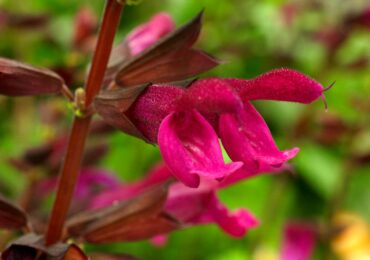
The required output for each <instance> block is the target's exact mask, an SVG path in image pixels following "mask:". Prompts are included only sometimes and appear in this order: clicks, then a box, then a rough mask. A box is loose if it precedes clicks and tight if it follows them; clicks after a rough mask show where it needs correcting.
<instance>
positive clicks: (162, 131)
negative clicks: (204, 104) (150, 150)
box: [158, 110, 242, 187]
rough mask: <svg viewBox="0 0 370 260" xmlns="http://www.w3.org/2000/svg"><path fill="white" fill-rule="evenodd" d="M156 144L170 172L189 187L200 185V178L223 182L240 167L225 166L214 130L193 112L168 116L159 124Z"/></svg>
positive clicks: (240, 164)
mask: <svg viewBox="0 0 370 260" xmlns="http://www.w3.org/2000/svg"><path fill="white" fill-rule="evenodd" d="M158 144H159V147H160V150H161V152H162V156H163V159H164V161H165V162H166V164H167V166H168V167H169V169H170V170H171V171H172V172H173V174H174V175H175V177H176V178H178V179H179V180H180V181H182V182H183V183H184V184H186V185H187V186H190V187H198V186H199V182H200V176H208V177H211V178H213V179H222V178H224V177H226V176H227V175H229V174H230V173H232V172H234V171H235V170H237V169H239V168H240V167H241V166H242V163H240V162H236V163H231V164H228V165H226V164H225V163H224V160H223V157H222V152H221V147H220V144H219V143H218V138H217V135H216V133H215V131H214V130H213V128H212V126H211V125H210V124H209V123H208V122H207V120H206V119H204V117H203V116H202V115H201V114H200V113H199V112H197V111H196V110H192V111H189V112H173V113H171V114H169V115H168V116H167V117H166V118H165V119H164V120H163V122H162V123H161V125H160V128H159V133H158ZM199 175H200V176H199Z"/></svg>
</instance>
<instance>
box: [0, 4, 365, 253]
mask: <svg viewBox="0 0 370 260" xmlns="http://www.w3.org/2000/svg"><path fill="white" fill-rule="evenodd" d="M103 5H104V1H101V0H99V1H97V0H95V1H75V0H64V1H59V0H33V1H19V0H0V8H1V10H7V11H11V12H14V13H27V14H47V15H48V16H49V19H50V21H49V23H48V24H47V26H44V27H42V28H41V29H40V28H31V29H30V28H19V27H17V28H9V27H6V26H1V20H0V56H3V57H8V58H14V59H18V60H21V61H24V62H28V63H31V64H34V65H38V66H44V67H49V68H53V69H57V70H58V69H60V68H66V67H67V68H71V69H73V70H78V71H80V74H81V75H83V72H84V70H85V67H86V65H87V64H88V62H89V59H90V57H89V55H86V54H81V53H78V51H76V50H75V49H73V48H72V41H73V33H74V30H75V28H74V18H75V16H76V13H77V12H78V10H80V9H81V8H82V7H88V8H91V10H92V11H93V13H95V14H96V16H97V17H99V15H100V14H101V11H102V9H103ZM203 8H204V9H205V16H204V27H203V31H202V35H201V38H200V40H199V42H198V46H200V47H201V48H202V49H204V50H206V51H207V52H209V53H212V54H213V55H215V56H216V57H218V58H220V59H222V60H224V61H226V63H225V64H223V65H222V66H220V67H218V68H216V69H214V70H212V71H211V72H209V73H208V74H207V75H214V76H221V77H239V78H252V77H255V76H257V75H259V74H261V73H263V72H266V71H268V70H271V69H273V68H279V67H290V68H294V69H297V70H300V71H301V72H303V73H306V74H307V75H310V76H311V77H313V78H315V79H316V80H318V81H319V82H321V83H322V84H323V85H324V86H328V85H330V84H331V83H333V82H334V81H335V82H336V84H335V86H334V87H333V89H332V90H330V91H329V92H327V93H325V95H326V99H327V103H328V111H325V107H324V104H323V102H321V101H317V102H315V103H314V104H312V105H308V106H303V105H298V104H291V103H280V102H269V101H259V102H256V103H255V104H256V105H257V107H258V109H259V111H260V112H261V113H262V114H263V115H264V117H265V120H266V121H267V123H268V124H269V126H270V129H271V131H272V133H273V136H274V137H275V138H276V140H277V143H278V144H279V147H280V148H281V149H285V148H290V147H295V146H297V147H300V148H301V151H300V153H299V154H298V156H297V157H296V158H295V159H293V160H292V162H291V163H292V165H293V166H294V168H295V172H294V174H285V175H278V176H277V175H265V176H259V177H256V178H253V179H250V180H246V181H244V182H242V183H239V184H237V185H235V186H233V187H230V188H228V189H226V190H222V191H221V192H220V196H221V199H222V201H223V202H225V204H227V205H228V206H229V207H231V208H237V207H246V208H249V209H250V210H251V212H253V213H254V214H255V215H256V216H257V217H258V218H259V219H260V220H261V226H260V227H259V228H257V229H255V230H253V231H251V232H250V233H249V234H248V235H247V236H246V237H245V238H243V239H240V240H235V239H233V238H230V237H228V236H227V235H226V234H224V233H223V232H222V231H220V230H219V229H218V228H217V227H216V226H197V227H191V228H189V229H184V230H181V231H176V232H174V233H172V234H171V235H170V237H169V241H168V243H167V245H166V246H165V247H160V248H157V247H154V246H152V245H151V244H150V243H149V242H138V243H122V244H114V245H106V246H100V247H99V248H100V249H101V250H104V251H106V252H127V253H132V254H133V255H135V256H138V257H140V258H141V259H178V260H181V259H210V260H221V259H235V260H239V259H262V260H263V259H266V260H267V259H270V258H267V257H268V256H267V255H268V254H269V255H270V256H269V257H274V256H275V257H276V256H277V255H278V254H279V250H280V243H281V238H282V229H283V226H284V224H285V223H286V222H287V221H290V220H303V221H307V222H312V223H316V224H318V226H320V227H322V230H323V233H325V231H326V229H325V227H328V226H329V225H330V223H331V219H332V217H333V216H335V215H336V214H338V213H339V212H350V213H351V214H354V215H356V216H357V217H358V218H361V219H362V220H363V221H367V222H368V223H369V221H370V189H369V184H370V63H369V60H370V14H368V16H366V11H369V10H370V4H369V3H368V1H366V0H362V1H361V0H356V1H352V0H351V1H343V0H327V1H319V0H317V1H314V0H300V1H298V0H297V1H284V0H260V1H255V0H228V1H226V0H220V1H215V0H186V1H185V0H163V1H149V0H143V1H142V2H141V4H139V5H137V6H128V7H126V8H125V10H124V14H123V17H122V20H121V24H120V28H119V32H118V34H117V37H116V42H117V43H118V42H120V41H121V40H122V39H123V37H124V36H125V35H126V33H127V32H129V31H130V30H131V29H132V28H134V27H135V26H136V25H138V24H140V23H142V22H145V21H146V20H148V19H149V18H150V17H151V16H152V15H153V14H155V13H156V12H159V11H165V12H168V13H169V14H171V15H172V16H173V18H174V20H175V21H176V23H177V25H180V24H182V23H184V22H185V21H187V20H189V19H190V18H191V17H193V16H194V15H195V14H196V13H197V12H199V11H200V10H202V9H203ZM366 18H367V20H366ZM207 75H205V76H207ZM82 79H83V76H80V77H77V78H74V79H73V80H72V81H71V85H72V86H73V87H78V86H81V85H80V84H82ZM58 100H59V101H58ZM60 100H61V98H60V97H51V98H44V97H43V98H37V99H32V98H17V99H9V98H6V97H2V96H0V118H1V120H0V189H1V192H2V193H4V194H6V195H7V196H9V197H12V198H14V199H16V198H17V197H18V196H20V194H21V192H22V189H23V187H24V185H25V182H26V181H25V178H24V175H23V174H22V173H21V172H19V171H17V170H15V169H14V168H13V167H11V166H10V165H9V164H8V163H7V158H9V157H17V156H19V155H20V154H21V153H22V151H23V150H24V149H25V148H28V147H31V146H33V145H37V144H41V143H42V142H43V141H44V140H45V138H47V137H48V136H50V135H53V134H54V132H55V131H58V130H55V129H50V127H47V126H45V124H44V123H43V122H41V120H40V119H39V118H40V113H41V112H40V108H39V104H41V103H44V102H55V103H58V102H60ZM58 104H59V103H58ZM60 105H61V106H62V107H64V106H65V107H66V105H65V104H63V103H62V104H60ZM67 114H68V118H69V120H67V121H64V122H63V123H62V125H59V126H58V127H59V131H61V130H60V129H68V128H67V127H68V124H69V123H70V119H71V114H72V113H67ZM63 131H64V130H63ZM106 141H107V142H108V143H109V145H110V151H109V153H108V155H107V156H106V157H105V158H104V159H103V160H102V162H101V166H102V167H105V168H107V169H109V170H111V171H113V172H115V173H116V174H117V175H118V176H119V177H120V178H121V179H122V180H125V181H128V180H136V179H138V178H140V176H143V175H144V174H145V173H146V171H147V170H148V169H150V167H151V166H152V165H154V164H155V163H156V162H158V161H159V160H160V154H159V151H158V149H157V148H156V147H153V146H150V145H147V144H145V143H144V142H142V141H140V140H137V139H134V138H131V137H128V136H126V135H124V134H121V133H114V134H112V135H111V136H109V138H107V140H106ZM367 232H370V231H369V230H368V231H367ZM324 237H325V238H326V239H320V240H319V241H318V244H317V245H318V246H317V248H316V251H315V257H314V258H313V259H327V258H325V256H326V255H327V254H328V251H330V243H331V242H332V241H331V237H330V238H327V237H326V236H324ZM86 248H87V249H88V250H93V246H89V245H87V246H86ZM262 254H263V255H264V256H261V255H262ZM271 259H278V258H271ZM369 259H370V258H369Z"/></svg>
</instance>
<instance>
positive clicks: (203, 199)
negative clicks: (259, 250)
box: [91, 164, 259, 237]
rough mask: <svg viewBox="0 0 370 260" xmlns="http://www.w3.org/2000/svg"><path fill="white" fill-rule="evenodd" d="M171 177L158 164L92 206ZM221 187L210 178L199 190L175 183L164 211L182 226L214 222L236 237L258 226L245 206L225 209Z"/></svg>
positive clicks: (126, 197) (133, 193) (136, 192)
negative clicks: (220, 194)
mask: <svg viewBox="0 0 370 260" xmlns="http://www.w3.org/2000/svg"><path fill="white" fill-rule="evenodd" d="M171 178H172V175H171V172H170V171H169V169H168V168H167V167H166V166H165V165H163V164H161V165H158V166H157V167H155V168H154V169H153V170H152V171H151V172H149V174H148V175H147V176H146V177H145V178H144V179H142V180H140V181H138V182H136V183H130V184H123V185H121V186H120V187H118V188H114V189H111V190H109V191H108V190H106V191H103V192H102V193H101V194H100V195H98V196H96V197H95V198H94V199H93V200H92V202H91V207H92V208H101V207H106V206H109V205H112V204H113V203H115V202H118V201H125V200H129V199H131V198H134V197H135V196H138V195H140V194H142V193H144V192H146V191H147V190H150V188H152V187H154V186H156V185H158V184H161V183H165V182H166V181H168V180H170V179H171ZM218 188H219V185H218V183H217V182H216V181H214V180H212V179H207V178H204V179H203V180H202V182H201V185H200V186H199V187H198V188H197V189H193V188H189V187H187V186H185V185H184V184H182V183H181V182H175V183H172V184H171V185H170V186H169V192H168V196H167V198H166V202H165V204H164V209H163V210H164V211H165V212H166V213H167V214H170V215H171V216H172V217H173V218H175V219H176V220H177V221H179V222H180V223H181V226H189V225H201V224H211V223H214V224H217V225H218V226H219V227H220V228H221V229H222V230H224V232H226V233H227V234H229V235H231V236H233V237H242V236H244V235H245V233H246V232H247V231H248V230H249V229H251V228H254V227H255V226H257V225H258V223H259V222H258V220H257V219H256V218H255V217H254V216H253V215H252V214H251V213H250V212H249V211H247V210H246V209H237V210H234V211H230V210H229V209H228V208H226V206H225V205H223V204H222V203H221V201H220V200H219V199H218V198H217V190H218Z"/></svg>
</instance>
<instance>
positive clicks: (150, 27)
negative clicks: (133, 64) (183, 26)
mask: <svg viewBox="0 0 370 260" xmlns="http://www.w3.org/2000/svg"><path fill="white" fill-rule="evenodd" d="M174 28H175V23H174V21H173V20H172V18H171V16H169V15H168V14H166V13H158V14H156V15H155V16H153V17H152V18H151V19H150V21H149V22H147V23H145V24H143V25H141V26H139V27H137V28H135V30H134V31H132V32H131V33H130V34H129V35H128V36H127V41H128V45H129V48H130V51H131V54H132V55H137V54H139V53H140V52H142V51H143V50H145V49H146V48H148V47H150V46H151V45H153V44H154V43H155V42H157V41H158V40H159V39H160V38H162V37H163V36H165V35H166V34H168V33H169V32H171V31H173V30H174Z"/></svg>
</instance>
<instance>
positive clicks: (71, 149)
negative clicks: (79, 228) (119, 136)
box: [45, 0, 124, 245]
mask: <svg viewBox="0 0 370 260" xmlns="http://www.w3.org/2000/svg"><path fill="white" fill-rule="evenodd" d="M123 6H124V2H122V1H121V2H120V3H119V2H118V1H116V0H107V3H106V6H105V11H104V16H103V19H102V24H101V29H100V32H99V37H98V42H97V45H96V49H95V53H94V57H93V61H92V65H91V69H90V72H89V75H88V78H87V82H86V88H85V90H86V99H85V105H86V108H88V107H89V106H90V105H91V103H92V101H93V99H94V97H95V95H96V94H97V93H98V92H99V91H100V87H101V85H102V82H103V77H104V73H105V70H106V67H107V64H108V61H109V56H110V52H111V49H112V45H113V40H114V36H115V33H116V29H117V27H118V24H119V21H120V16H121V12H122V9H123ZM91 117H92V115H89V116H86V117H77V116H75V118H74V121H73V126H72V130H71V133H70V137H69V142H68V148H67V153H66V157H65V160H64V163H63V165H62V168H61V173H60V179H59V183H58V189H57V194H56V199H55V202H54V205H53V209H52V214H51V218H50V221H49V225H48V229H47V234H46V240H45V243H46V245H51V244H54V243H56V242H58V241H59V240H60V239H61V237H62V234H63V228H64V222H65V219H66V217H67V213H68V210H69V207H70V204H71V200H72V197H73V193H74V189H75V185H76V181H77V178H78V173H79V170H80V165H81V159H82V155H83V151H84V146H85V141H86V138H87V134H88V131H89V126H90V122H91Z"/></svg>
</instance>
